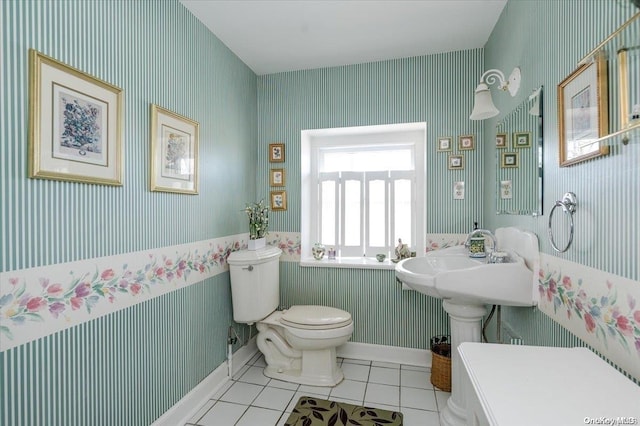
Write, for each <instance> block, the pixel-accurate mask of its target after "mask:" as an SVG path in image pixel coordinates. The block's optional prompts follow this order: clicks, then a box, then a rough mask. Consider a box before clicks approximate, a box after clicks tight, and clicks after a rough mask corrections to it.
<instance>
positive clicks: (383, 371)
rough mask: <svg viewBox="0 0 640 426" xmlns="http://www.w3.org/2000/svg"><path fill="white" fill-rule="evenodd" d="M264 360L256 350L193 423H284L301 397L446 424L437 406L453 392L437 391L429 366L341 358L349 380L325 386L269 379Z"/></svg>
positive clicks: (419, 425) (412, 425) (410, 422)
mask: <svg viewBox="0 0 640 426" xmlns="http://www.w3.org/2000/svg"><path fill="white" fill-rule="evenodd" d="M264 364H266V363H264V356H263V355H262V354H261V353H256V354H255V355H254V356H253V357H252V358H251V360H250V361H249V362H248V363H247V365H245V366H242V367H241V369H240V370H239V371H238V372H237V373H236V374H235V375H234V379H233V380H229V381H227V382H226V383H224V384H223V385H222V386H221V388H220V389H219V390H218V391H217V392H216V394H215V395H213V397H212V399H211V400H209V401H207V402H206V403H205V404H204V405H203V406H202V407H201V408H200V409H199V410H198V412H197V413H196V414H194V415H193V416H192V417H191V419H190V420H189V423H188V425H194V426H195V425H197V426H221V425H225V426H227V425H229V426H230V425H239V426H247V425H250V426H262V425H263V424H264V425H266V426H272V425H277V426H283V425H284V423H285V422H286V420H287V419H288V417H289V415H290V413H291V411H292V410H293V407H295V405H296V404H297V402H298V400H299V399H300V397H302V396H312V397H317V398H323V399H329V400H332V401H336V402H345V403H348V404H353V405H365V406H370V407H378V408H383V409H385V410H394V411H401V412H402V413H403V414H404V425H405V426H440V421H439V413H438V411H437V410H442V409H443V408H444V407H445V406H446V401H447V398H449V396H450V395H451V394H450V393H448V392H442V391H440V390H437V389H436V390H434V389H433V386H432V385H431V383H430V374H431V373H430V371H431V370H430V369H429V368H426V367H419V366H412V365H406V364H396V363H389V362H377V361H374V362H371V361H366V360H359V359H350V358H346V359H344V360H343V359H342V358H339V359H338V365H342V369H343V371H344V372H345V380H343V381H342V383H340V384H339V385H337V386H334V387H328V386H326V387H325V386H307V385H298V384H296V383H290V382H285V381H282V380H276V379H269V378H268V377H266V376H264ZM243 376H244V377H243ZM265 384H266V386H263V385H265ZM398 384H399V385H400V386H397V385H398ZM216 400H217V401H216ZM396 404H397V405H396ZM282 410H284V413H283V412H282Z"/></svg>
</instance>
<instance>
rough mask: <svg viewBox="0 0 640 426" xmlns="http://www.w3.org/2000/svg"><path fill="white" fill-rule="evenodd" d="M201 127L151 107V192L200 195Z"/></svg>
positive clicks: (165, 110)
mask: <svg viewBox="0 0 640 426" xmlns="http://www.w3.org/2000/svg"><path fill="white" fill-rule="evenodd" d="M199 127H200V126H199V124H198V122H196V121H193V120H191V119H189V118H187V117H183V116H181V115H179V114H176V113H175V112H172V111H169V110H167V109H164V108H162V107H159V106H158V105H151V167H150V170H151V179H150V182H151V191H160V192H176V193H181V194H197V193H198V133H199Z"/></svg>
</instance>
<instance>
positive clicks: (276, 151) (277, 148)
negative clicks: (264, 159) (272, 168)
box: [269, 143, 284, 163]
mask: <svg viewBox="0 0 640 426" xmlns="http://www.w3.org/2000/svg"><path fill="white" fill-rule="evenodd" d="M269 162H270V163H284V144H283V143H270V144H269Z"/></svg>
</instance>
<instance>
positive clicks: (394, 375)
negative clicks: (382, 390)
mask: <svg viewBox="0 0 640 426" xmlns="http://www.w3.org/2000/svg"><path fill="white" fill-rule="evenodd" d="M369 383H381V384H383V385H393V386H400V369H397V370H396V369H393V368H384V367H373V366H372V367H371V371H370V372H369Z"/></svg>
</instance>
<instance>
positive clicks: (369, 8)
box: [180, 0, 507, 75]
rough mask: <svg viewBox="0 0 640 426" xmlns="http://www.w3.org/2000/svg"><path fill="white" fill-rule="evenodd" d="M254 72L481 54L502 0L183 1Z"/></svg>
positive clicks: (504, 0)
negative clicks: (469, 52)
mask: <svg viewBox="0 0 640 426" xmlns="http://www.w3.org/2000/svg"><path fill="white" fill-rule="evenodd" d="M180 2H181V3H182V4H183V5H184V6H185V7H186V8H187V9H189V10H190V11H191V12H192V13H193V14H194V15H195V16H196V17H197V18H198V19H199V20H200V21H202V23H204V25H206V26H207V28H209V30H211V32H213V33H214V34H215V35H216V36H217V37H218V38H219V39H220V40H222V42H223V43H224V44H225V45H226V46H227V47H228V48H229V49H231V51H233V52H234V53H235V54H236V55H237V56H238V57H239V58H240V59H241V60H242V61H243V62H244V63H245V64H247V65H248V66H249V67H250V68H251V69H252V70H253V71H254V72H255V73H256V74H258V75H264V74H273V73H278V72H283V71H293V70H302V69H313V68H324V67H333V66H340V65H350V64H358V63H365V62H373V61H381V60H388V59H397V58H406V57H412V56H421V55H429V54H434V53H442V52H451V51H456V50H464V49H474V48H480V47H483V46H484V45H485V43H486V42H487V40H488V38H489V35H490V34H491V31H492V30H493V27H494V26H495V24H496V22H497V21H498V18H499V17H500V13H501V12H502V9H503V8H504V6H505V4H506V3H507V0H413V1H405V0H377V1H365V0H279V1H273V0H214V1H211V0H180Z"/></svg>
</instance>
